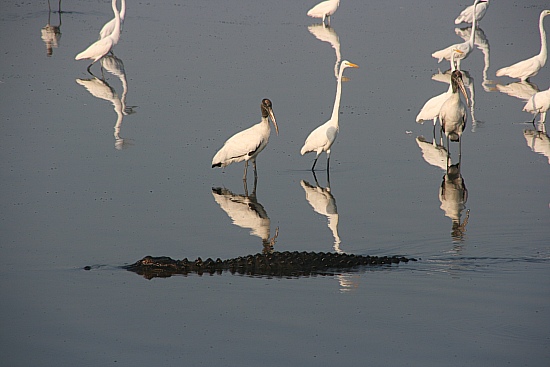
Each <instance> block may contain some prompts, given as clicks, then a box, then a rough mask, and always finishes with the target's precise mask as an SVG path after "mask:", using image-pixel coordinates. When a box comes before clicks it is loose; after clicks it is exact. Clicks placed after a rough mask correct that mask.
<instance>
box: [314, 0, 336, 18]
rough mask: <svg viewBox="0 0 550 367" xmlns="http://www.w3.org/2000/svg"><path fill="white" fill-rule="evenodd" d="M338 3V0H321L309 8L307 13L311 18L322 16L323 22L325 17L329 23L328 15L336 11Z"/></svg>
mask: <svg viewBox="0 0 550 367" xmlns="http://www.w3.org/2000/svg"><path fill="white" fill-rule="evenodd" d="M339 5H340V0H326V1H322V2H320V3H319V4H317V5H315V6H314V7H313V8H311V9H309V10H308V12H307V15H308V16H310V17H312V18H323V23H325V19H326V18H328V24H330V16H331V15H332V14H334V13H335V12H336V9H338V6H339Z"/></svg>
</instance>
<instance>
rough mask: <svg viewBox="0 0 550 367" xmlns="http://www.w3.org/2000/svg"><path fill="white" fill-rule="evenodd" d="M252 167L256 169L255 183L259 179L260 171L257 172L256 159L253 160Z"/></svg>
mask: <svg viewBox="0 0 550 367" xmlns="http://www.w3.org/2000/svg"><path fill="white" fill-rule="evenodd" d="M252 167H254V181H256V180H257V179H258V171H256V158H254V159H253V160H252Z"/></svg>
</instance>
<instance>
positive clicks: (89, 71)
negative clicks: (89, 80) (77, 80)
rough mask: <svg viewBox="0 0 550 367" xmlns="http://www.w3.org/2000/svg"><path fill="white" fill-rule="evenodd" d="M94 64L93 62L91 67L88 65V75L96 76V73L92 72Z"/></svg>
mask: <svg viewBox="0 0 550 367" xmlns="http://www.w3.org/2000/svg"><path fill="white" fill-rule="evenodd" d="M93 64H94V63H93V62H92V63H91V64H90V65H88V68H87V69H86V70H88V73H90V75H92V76H95V75H94V73H92V71H91V70H90V68H91V67H92V65H93Z"/></svg>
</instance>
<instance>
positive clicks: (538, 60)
mask: <svg viewBox="0 0 550 367" xmlns="http://www.w3.org/2000/svg"><path fill="white" fill-rule="evenodd" d="M549 14H550V10H543V11H542V12H541V13H540V17H539V31H540V52H539V54H538V55H536V56H533V57H531V58H530V59H527V60H523V61H520V62H518V63H515V64H514V65H512V66H508V67H506V68H502V69H499V70H497V73H496V75H497V76H509V77H510V78H514V79H515V78H519V79H521V80H522V81H526V80H529V78H530V77H532V76H535V75H537V74H538V72H539V70H540V69H541V68H542V67H543V66H544V65H545V64H546V58H547V56H548V51H547V49H546V32H545V31H544V17H546V16H547V15H549Z"/></svg>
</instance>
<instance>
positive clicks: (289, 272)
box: [84, 251, 416, 279]
mask: <svg viewBox="0 0 550 367" xmlns="http://www.w3.org/2000/svg"><path fill="white" fill-rule="evenodd" d="M409 261H416V259H413V258H406V257H402V256H401V257H399V256H362V255H348V254H338V253H330V252H327V253H325V252H298V251H295V252H289V251H285V252H271V253H267V254H266V253H261V254H260V253H259V254H255V255H247V256H240V257H237V258H234V259H227V260H221V259H219V258H218V259H216V260H212V259H210V258H209V259H207V260H204V261H203V260H202V259H201V258H200V257H199V258H197V259H196V260H188V259H183V260H174V259H172V258H169V257H165V256H163V257H152V256H146V257H144V258H143V259H141V260H138V261H136V262H135V263H133V264H131V265H127V266H124V267H123V268H124V269H126V270H128V271H132V272H134V273H136V274H139V275H141V276H143V277H144V278H146V279H152V278H168V277H171V276H172V275H189V274H198V275H203V274H209V275H214V274H222V273H223V272H224V271H229V272H231V274H240V275H248V276H258V277H301V276H315V275H331V276H333V275H337V274H342V273H346V272H357V271H360V270H362V269H365V268H367V267H369V266H370V267H372V266H383V267H389V266H391V265H392V264H399V263H402V262H404V263H407V262H409ZM84 269H85V270H91V269H92V267H85V268H84Z"/></svg>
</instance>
